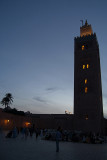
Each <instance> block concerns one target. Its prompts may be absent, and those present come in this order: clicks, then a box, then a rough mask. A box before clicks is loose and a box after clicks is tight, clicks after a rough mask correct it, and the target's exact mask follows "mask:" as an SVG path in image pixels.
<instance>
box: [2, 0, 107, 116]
mask: <svg viewBox="0 0 107 160" xmlns="http://www.w3.org/2000/svg"><path fill="white" fill-rule="evenodd" d="M106 6H107V2H106V1H105V0H102V1H97V0H94V1H92V0H90V1H86V0H81V1H77V0H75V1H72V0H1V1H0V22H1V23H0V84H1V85H0V99H2V98H3V97H4V95H5V94H6V93H8V92H10V93H12V95H13V97H14V102H13V104H12V107H15V108H17V109H18V110H24V111H31V112H32V113H64V112H65V110H68V111H70V112H72V113H73V105H74V104H73V99H74V37H76V36H79V35H80V26H81V22H80V20H81V19H83V20H84V22H85V20H86V19H87V20H88V23H89V24H91V25H92V28H93V32H95V33H96V34H97V39H98V42H99V48H100V58H101V60H100V61H101V71H102V88H103V110H104V115H105V116H107V85H106V84H107V74H106V68H107V62H106V60H107V54H106V50H107V21H106V15H107V9H106Z"/></svg>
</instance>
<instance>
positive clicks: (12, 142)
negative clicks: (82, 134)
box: [0, 135, 107, 160]
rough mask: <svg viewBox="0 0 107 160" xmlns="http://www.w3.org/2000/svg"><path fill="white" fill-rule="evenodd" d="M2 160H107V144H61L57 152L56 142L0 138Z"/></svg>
mask: <svg viewBox="0 0 107 160" xmlns="http://www.w3.org/2000/svg"><path fill="white" fill-rule="evenodd" d="M0 160H107V143H104V144H84V143H74V142H60V151H59V152H56V143H55V141H46V140H41V138H40V137H38V139H37V140H36V138H35V135H34V136H33V137H32V138H31V137H28V138H27V139H26V140H25V139H22V138H21V135H20V136H18V137H17V138H16V139H13V138H10V139H8V138H5V137H4V136H0Z"/></svg>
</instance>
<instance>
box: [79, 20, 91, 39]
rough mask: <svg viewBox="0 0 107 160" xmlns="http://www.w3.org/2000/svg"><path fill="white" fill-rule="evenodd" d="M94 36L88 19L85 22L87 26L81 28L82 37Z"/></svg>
mask: <svg viewBox="0 0 107 160" xmlns="http://www.w3.org/2000/svg"><path fill="white" fill-rule="evenodd" d="M91 34H93V31H92V27H91V25H89V24H88V22H87V19H86V21H85V25H82V27H80V36H81V37H82V36H87V35H91Z"/></svg>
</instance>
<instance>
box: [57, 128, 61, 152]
mask: <svg viewBox="0 0 107 160" xmlns="http://www.w3.org/2000/svg"><path fill="white" fill-rule="evenodd" d="M61 137H62V135H61V128H60V127H58V129H57V131H56V152H59V141H60V140H61Z"/></svg>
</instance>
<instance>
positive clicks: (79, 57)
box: [74, 20, 103, 132]
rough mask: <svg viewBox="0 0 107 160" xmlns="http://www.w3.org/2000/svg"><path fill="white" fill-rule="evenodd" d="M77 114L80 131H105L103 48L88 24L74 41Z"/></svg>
mask: <svg viewBox="0 0 107 160" xmlns="http://www.w3.org/2000/svg"><path fill="white" fill-rule="evenodd" d="M74 43H75V48H74V115H75V126H76V129H79V130H84V131H90V132H91V131H92V132H101V130H102V129H101V128H102V119H103V105H102V85H101V70H100V56H99V45H98V41H97V37H96V34H95V33H94V34H93V31H92V27H91V25H89V24H88V23H87V20H86V22H85V25H83V24H82V27H80V37H75V39H74Z"/></svg>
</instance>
